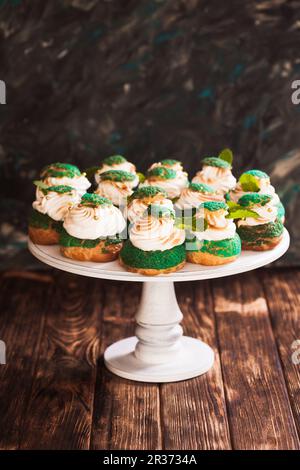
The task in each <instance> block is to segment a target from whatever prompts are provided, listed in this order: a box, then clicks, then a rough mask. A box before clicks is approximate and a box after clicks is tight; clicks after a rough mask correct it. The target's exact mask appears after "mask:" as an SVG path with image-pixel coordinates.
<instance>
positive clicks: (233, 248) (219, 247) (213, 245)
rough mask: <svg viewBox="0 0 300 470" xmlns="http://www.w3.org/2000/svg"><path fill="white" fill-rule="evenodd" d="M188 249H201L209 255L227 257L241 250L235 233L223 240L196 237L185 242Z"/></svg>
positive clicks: (238, 238)
mask: <svg viewBox="0 0 300 470" xmlns="http://www.w3.org/2000/svg"><path fill="white" fill-rule="evenodd" d="M187 250H188V251H201V252H202V253H210V254H211V255H215V256H221V257H223V258H228V257H231V256H237V255H239V254H240V252H241V239H240V237H239V235H238V234H237V233H236V234H235V236H234V237H233V238H226V239H225V240H218V241H210V240H202V241H200V240H198V239H197V238H196V237H195V238H194V239H192V240H191V241H188V242H187Z"/></svg>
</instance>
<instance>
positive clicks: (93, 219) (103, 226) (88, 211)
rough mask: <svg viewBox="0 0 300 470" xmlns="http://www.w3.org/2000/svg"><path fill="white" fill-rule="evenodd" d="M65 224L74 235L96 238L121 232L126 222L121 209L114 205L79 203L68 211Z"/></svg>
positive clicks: (84, 238) (67, 229) (83, 237)
mask: <svg viewBox="0 0 300 470" xmlns="http://www.w3.org/2000/svg"><path fill="white" fill-rule="evenodd" d="M63 226H64V228H65V230H66V231H67V232H68V233H69V234H70V235H71V236H72V237H76V238H80V239H82V240H86V239H88V240H96V238H106V237H113V236H115V235H116V234H119V233H121V232H122V231H123V230H124V228H125V227H126V222H125V220H124V217H123V216H122V213H121V211H120V210H119V209H118V208H117V207H115V206H113V205H107V204H103V205H100V206H97V207H91V206H86V205H83V204H79V205H78V206H75V207H73V208H72V209H71V210H70V211H69V212H68V214H67V215H66V217H65V221H64V224H63Z"/></svg>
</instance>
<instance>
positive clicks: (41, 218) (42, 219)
mask: <svg viewBox="0 0 300 470" xmlns="http://www.w3.org/2000/svg"><path fill="white" fill-rule="evenodd" d="M28 223H29V225H30V226H31V227H34V228H42V229H44V230H47V229H54V230H56V231H57V232H58V233H60V232H61V230H62V222H57V221H56V220H53V219H51V217H49V215H47V214H42V213H41V212H39V211H36V210H35V209H32V211H31V214H30V216H29V220H28Z"/></svg>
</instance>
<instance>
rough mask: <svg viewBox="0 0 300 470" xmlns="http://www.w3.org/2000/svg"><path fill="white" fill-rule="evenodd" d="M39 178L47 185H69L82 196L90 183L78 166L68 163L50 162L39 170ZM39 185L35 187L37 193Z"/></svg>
mask: <svg viewBox="0 0 300 470" xmlns="http://www.w3.org/2000/svg"><path fill="white" fill-rule="evenodd" d="M41 180H42V182H43V184H45V185H47V186H62V185H66V186H71V187H72V188H74V189H75V190H76V191H77V193H78V194H79V196H82V195H83V194H84V193H85V192H86V191H87V189H88V188H90V186H91V183H90V182H89V180H88V179H87V177H86V174H85V173H81V172H80V170H79V168H77V166H75V165H71V164H70V163H51V164H50V165H47V166H46V167H45V168H44V169H43V170H42V172H41ZM38 192H39V187H37V194H38Z"/></svg>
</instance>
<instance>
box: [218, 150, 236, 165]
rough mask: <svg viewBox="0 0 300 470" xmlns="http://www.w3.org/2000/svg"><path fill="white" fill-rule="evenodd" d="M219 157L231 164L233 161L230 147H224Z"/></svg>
mask: <svg viewBox="0 0 300 470" xmlns="http://www.w3.org/2000/svg"><path fill="white" fill-rule="evenodd" d="M219 158H221V160H224V161H225V162H227V163H229V164H230V165H232V162H233V153H232V151H231V150H230V149H224V150H222V152H221V153H220V154H219Z"/></svg>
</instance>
